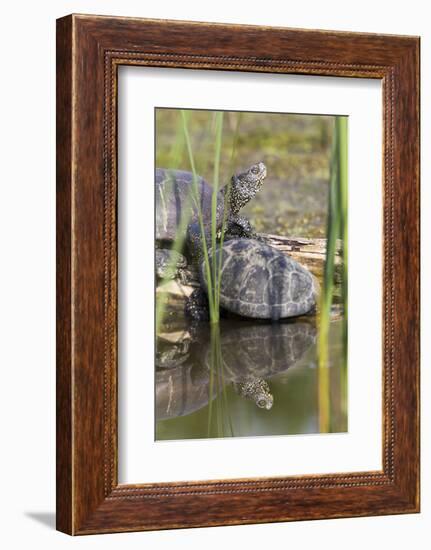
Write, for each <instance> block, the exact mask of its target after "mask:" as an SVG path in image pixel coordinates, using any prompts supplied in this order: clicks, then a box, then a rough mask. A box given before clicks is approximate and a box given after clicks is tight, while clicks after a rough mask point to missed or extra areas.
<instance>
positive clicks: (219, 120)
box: [211, 112, 223, 322]
mask: <svg viewBox="0 0 431 550" xmlns="http://www.w3.org/2000/svg"><path fill="white" fill-rule="evenodd" d="M215 122H216V128H215V134H216V135H215V151H214V177H213V188H212V196H211V248H212V253H213V262H212V268H213V283H214V285H213V288H214V306H215V310H216V312H217V319H212V321H213V322H218V320H219V316H218V312H219V297H220V296H219V293H218V292H217V290H218V288H219V285H218V283H217V281H218V278H219V277H218V275H219V274H220V273H218V272H217V262H216V250H217V249H216V240H217V198H218V190H219V180H220V156H221V143H222V133H223V112H217V113H216V120H215Z"/></svg>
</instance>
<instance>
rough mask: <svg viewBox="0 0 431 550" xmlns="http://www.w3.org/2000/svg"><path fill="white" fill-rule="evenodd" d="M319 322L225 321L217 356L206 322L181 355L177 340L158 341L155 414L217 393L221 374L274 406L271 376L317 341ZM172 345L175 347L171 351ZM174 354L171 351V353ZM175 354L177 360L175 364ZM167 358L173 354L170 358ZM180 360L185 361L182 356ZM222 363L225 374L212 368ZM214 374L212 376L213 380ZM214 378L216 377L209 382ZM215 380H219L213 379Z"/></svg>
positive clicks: (172, 412) (190, 408) (174, 411)
mask: <svg viewBox="0 0 431 550" xmlns="http://www.w3.org/2000/svg"><path fill="white" fill-rule="evenodd" d="M315 340H316V329H315V327H314V326H313V325H312V324H310V323H307V322H294V323H277V324H251V323H244V322H240V323H238V322H235V321H224V322H223V323H222V325H221V331H220V336H219V339H218V340H217V342H216V345H218V346H219V353H218V357H219V361H218V362H216V364H215V362H214V346H213V345H212V344H213V343H214V342H211V334H210V330H209V329H208V327H207V326H199V327H198V328H197V329H196V332H195V334H194V335H193V341H192V342H191V343H190V345H188V346H185V347H184V350H185V351H184V354H183V355H182V356H181V357H179V350H180V348H179V346H178V343H176V344H167V343H164V344H161V339H159V342H158V354H157V360H156V367H157V368H156V419H157V420H163V419H166V418H174V417H177V416H185V415H188V414H191V413H193V412H195V411H197V410H199V409H201V408H203V407H205V405H207V404H208V403H209V401H210V400H212V399H214V398H215V397H216V396H217V393H219V392H220V390H221V387H220V385H218V384H217V380H219V379H220V378H222V379H223V381H224V383H225V384H226V383H232V384H233V387H234V388H235V390H236V392H237V393H238V394H239V395H240V396H242V397H245V398H249V399H252V400H253V401H254V402H255V403H256V405H257V406H258V407H260V408H263V409H270V408H271V407H272V405H273V396H272V394H271V392H270V388H269V384H268V382H267V380H268V379H270V378H272V377H273V376H276V375H279V374H282V373H283V372H285V371H286V370H287V369H289V368H290V367H292V366H293V365H295V364H296V363H297V362H298V361H299V360H300V359H301V358H302V357H303V356H304V354H305V353H306V351H307V350H308V349H309V348H310V347H311V346H312V345H313V344H314V342H315ZM172 346H176V347H175V351H174V352H173V351H172V349H173V348H172ZM172 354H173V355H172ZM172 356H175V358H176V360H177V363H176V365H177V366H173V367H172V368H166V366H168V365H169V364H173V361H171V360H169V359H172ZM167 358H169V359H167ZM179 359H180V360H181V364H179V363H180V360H179ZM214 368H215V369H220V371H221V375H222V376H221V377H219V376H218V373H216V372H214ZM211 379H212V380H211ZM211 381H213V383H211ZM214 381H215V382H214Z"/></svg>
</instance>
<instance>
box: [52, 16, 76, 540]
mask: <svg viewBox="0 0 431 550" xmlns="http://www.w3.org/2000/svg"><path fill="white" fill-rule="evenodd" d="M72 34H73V18H72V16H67V17H63V18H61V19H58V20H57V25H56V67H57V78H56V114H57V121H56V146H57V153H56V189H57V196H56V227H57V236H56V265H57V275H56V302H57V303H56V319H57V322H56V340H57V343H56V413H57V414H56V441H57V444H56V528H57V529H58V530H59V531H62V532H64V533H67V534H73V531H74V525H73V510H74V503H73V493H74V491H73V463H74V459H73V456H72V454H73V434H72V429H73V403H72V401H73V399H72V391H73V383H72V378H73V366H72V353H73V350H72V302H73V298H72V163H73V158H72V147H73V145H72V143H73V129H72V108H73V107H72V104H73V82H72V79H73V77H72V72H73V69H72V63H73V62H72V57H73V52H72V48H73V46H72V42H73V39H72Z"/></svg>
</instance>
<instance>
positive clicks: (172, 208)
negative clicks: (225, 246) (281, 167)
mask: <svg viewBox="0 0 431 550" xmlns="http://www.w3.org/2000/svg"><path fill="white" fill-rule="evenodd" d="M266 173H267V171H266V166H265V164H264V163H263V162H258V163H257V164H253V165H252V166H250V167H249V168H248V169H247V170H245V171H244V172H239V173H237V174H234V175H233V176H232V178H231V181H230V184H228V185H225V186H224V187H222V188H221V189H220V190H219V192H218V193H217V197H216V203H217V206H216V220H215V225H216V230H217V232H218V233H219V234H220V232H221V228H222V227H224V228H225V232H226V233H227V234H228V235H229V234H230V235H232V236H241V237H246V238H249V237H257V236H256V233H255V232H254V230H253V228H252V226H251V224H250V222H249V220H248V219H247V218H245V217H243V216H240V215H239V211H240V210H241V208H243V206H245V205H246V204H247V203H248V202H249V201H250V199H252V198H253V197H254V196H255V195H256V193H257V192H258V191H259V190H260V188H261V187H262V184H263V181H264V179H265V178H266ZM155 187H156V224H155V225H156V228H155V229H156V273H157V276H158V277H159V278H166V279H172V278H176V277H179V278H181V279H185V278H187V275H188V274H187V271H186V269H185V266H186V265H187V263H190V264H191V266H197V265H198V262H199V261H200V259H201V258H202V246H201V240H200V234H201V232H200V225H199V218H198V206H197V204H196V197H195V194H196V192H197V195H198V200H199V204H200V208H201V212H202V221H203V225H204V227H205V228H206V231H208V232H209V230H210V226H211V224H212V199H213V197H212V194H213V193H212V187H211V186H210V185H209V184H208V183H207V182H206V181H205V180H204V179H203V178H202V177H201V176H196V180H195V179H194V175H193V173H192V172H187V171H184V170H169V169H165V168H156V174H155ZM225 209H226V210H225ZM189 228H192V237H193V238H192V239H190V238H189ZM193 228H194V229H193ZM183 231H185V232H186V235H185V236H186V238H185V242H186V243H187V245H186V252H187V250H188V252H189V253H192V254H193V258H189V259H190V260H192V261H191V262H187V260H186V258H184V256H183V255H182V254H180V253H179V252H175V251H173V250H171V248H172V243H173V242H174V240H175V239H176V238H177V236H178V233H180V236H181V233H182V232H183ZM197 236H198V237H197ZM196 237H197V239H196ZM193 239H194V240H193ZM182 248H184V247H182Z"/></svg>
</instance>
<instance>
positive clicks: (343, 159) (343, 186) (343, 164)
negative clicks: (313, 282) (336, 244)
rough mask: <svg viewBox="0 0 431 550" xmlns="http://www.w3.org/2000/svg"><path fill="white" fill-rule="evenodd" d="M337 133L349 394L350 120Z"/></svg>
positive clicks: (340, 119) (340, 124) (339, 119)
mask: <svg viewBox="0 0 431 550" xmlns="http://www.w3.org/2000/svg"><path fill="white" fill-rule="evenodd" d="M336 124H337V128H338V129H337V133H338V138H339V190H340V212H341V220H340V222H341V223H340V238H341V242H342V259H343V266H342V269H343V272H342V277H343V278H342V283H341V294H342V300H343V368H342V370H341V373H342V376H341V387H342V389H343V392H347V352H348V224H347V210H348V185H347V179H348V157H347V140H348V119H347V117H337V120H336Z"/></svg>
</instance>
